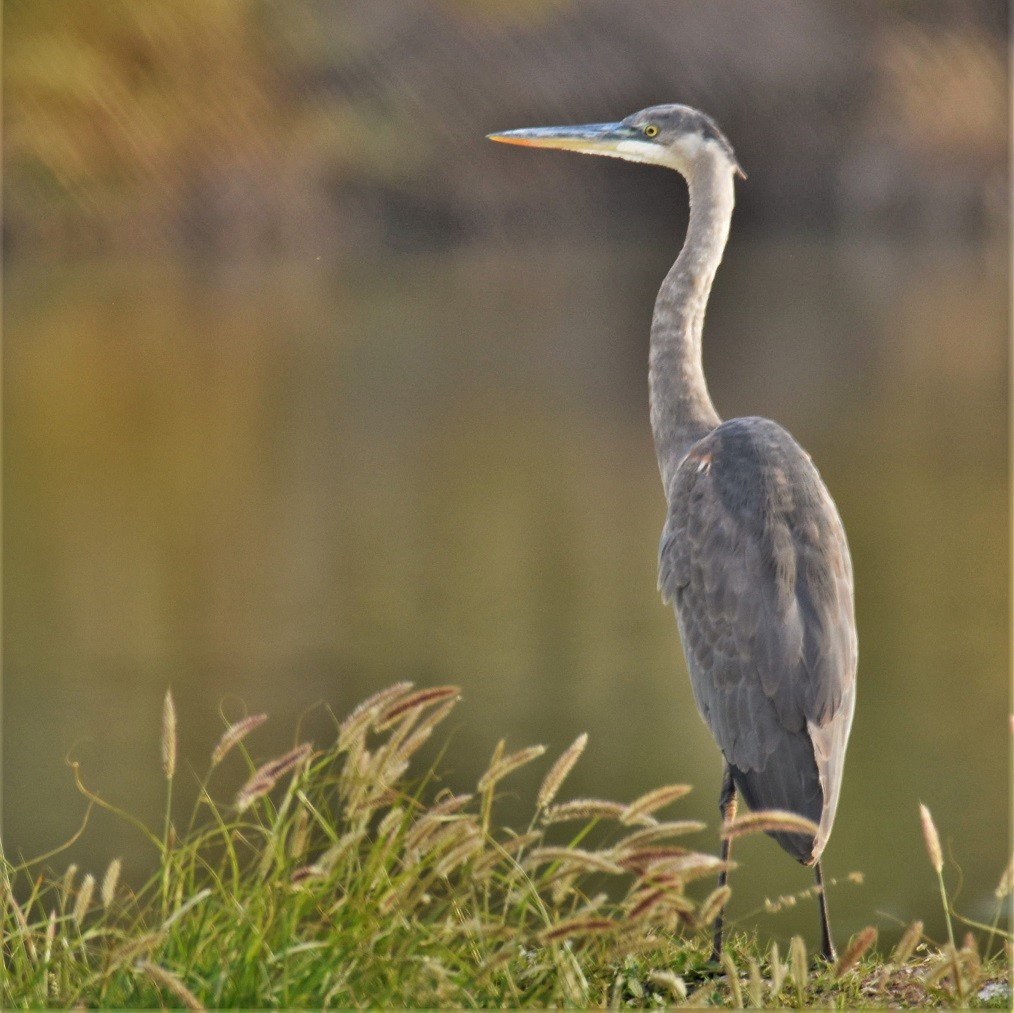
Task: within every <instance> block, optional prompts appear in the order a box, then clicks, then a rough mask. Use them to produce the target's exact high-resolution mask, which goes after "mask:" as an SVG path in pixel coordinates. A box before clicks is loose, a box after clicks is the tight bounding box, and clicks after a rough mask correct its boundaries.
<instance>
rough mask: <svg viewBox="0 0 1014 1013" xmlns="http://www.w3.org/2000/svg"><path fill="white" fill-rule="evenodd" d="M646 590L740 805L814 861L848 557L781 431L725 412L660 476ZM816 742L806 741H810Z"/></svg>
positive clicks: (847, 613) (835, 715) (843, 652)
mask: <svg viewBox="0 0 1014 1013" xmlns="http://www.w3.org/2000/svg"><path fill="white" fill-rule="evenodd" d="M668 499H669V503H670V508H669V514H668V518H667V520H666V525H665V528H664V530H663V534H662V541H661V545H660V550H659V586H660V589H661V591H662V594H663V596H664V597H665V599H666V600H667V601H669V602H671V603H672V604H673V605H674V606H675V609H676V615H677V619H678V621H679V627H680V635H681V638H682V641H683V649H684V652H685V654H686V658H687V667H688V669H689V671H690V680H691V683H692V685H693V690H694V698H695V700H696V701H697V706H698V708H699V710H700V712H701V715H702V716H703V718H704V720H705V721H706V722H707V724H708V727H709V728H710V729H711V731H712V734H713V735H714V736H715V740H716V741H717V743H718V745H719V748H720V749H721V750H722V753H723V755H724V756H725V758H726V759H727V760H728V762H729V764H730V765H731V767H732V772H733V779H734V780H735V783H736V787H737V788H738V789H739V791H740V793H741V794H742V795H743V798H744V799H745V801H746V803H747V805H748V806H749V807H750V808H751V809H786V810H789V811H791V812H796V813H799V814H800V815H802V816H806V817H807V818H809V819H811V820H813V821H814V822H815V823H817V824H818V825H819V827H820V832H819V833H818V835H817V837H816V839H812V838H806V837H803V836H801V835H798V834H775V835H774V836H775V838H776V840H777V841H778V843H779V844H781V845H782V847H783V848H785V850H786V851H788V852H789V853H790V854H791V855H793V856H794V857H795V858H797V859H798V860H799V861H801V862H805V863H806V864H811V863H812V862H814V861H816V860H817V859H819V858H820V854H821V852H822V851H823V848H824V845H825V844H826V842H827V838H828V835H829V834H830V831H831V824H832V823H833V820H834V814H835V808H836V805H837V797H838V791H839V789H840V784H841V767H842V758H843V756H844V745H845V741H846V739H847V737H848V730H849V727H850V725H851V721H852V712H853V709H854V706H855V671H856V636H855V627H854V624H853V622H852V565H851V561H850V559H849V553H848V547H847V544H846V542H845V533H844V530H843V528H842V524H841V520H840V518H839V516H838V512H837V510H836V509H835V507H834V504H833V502H832V501H831V498H830V496H829V495H828V493H827V490H826V489H825V487H824V484H823V482H822V481H821V479H820V476H819V474H818V473H817V470H816V468H814V466H813V464H812V463H811V461H810V459H809V457H808V456H807V455H806V454H805V453H804V451H803V450H802V449H801V448H800V447H799V445H798V444H797V443H796V442H795V440H793V439H792V437H791V436H789V434H788V433H787V432H785V430H784V429H782V428H781V427H780V426H778V425H777V424H776V423H774V422H770V421H768V420H767V419H761V418H740V419H732V420H731V421H729V422H724V423H722V424H721V425H719V426H717V427H716V428H715V429H714V430H713V431H712V432H711V433H709V434H708V435H706V436H705V437H703V438H702V439H701V440H699V441H697V443H695V444H694V445H693V446H692V448H691V449H690V451H689V452H688V453H687V455H686V456H685V457H684V459H683V461H682V463H681V464H680V466H679V467H678V468H677V470H676V473H675V475H674V477H673V479H672V482H671V486H670V489H669V495H668ZM818 746H819V749H818V748H817V747H818Z"/></svg>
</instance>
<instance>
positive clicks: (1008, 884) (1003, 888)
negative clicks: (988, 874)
mask: <svg viewBox="0 0 1014 1013" xmlns="http://www.w3.org/2000/svg"><path fill="white" fill-rule="evenodd" d="M1012 888H1014V856H1012V857H1011V860H1010V861H1009V862H1008V863H1007V868H1006V869H1004V870H1003V873H1002V874H1001V876H1000V882H999V883H998V884H997V887H996V890H995V893H996V899H997V900H1003V899H1004V897H1009V896H1010V892H1011V889H1012Z"/></svg>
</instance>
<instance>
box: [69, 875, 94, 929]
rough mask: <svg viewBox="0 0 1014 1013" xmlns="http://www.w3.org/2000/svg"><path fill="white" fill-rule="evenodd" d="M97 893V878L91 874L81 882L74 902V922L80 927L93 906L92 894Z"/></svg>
mask: <svg viewBox="0 0 1014 1013" xmlns="http://www.w3.org/2000/svg"><path fill="white" fill-rule="evenodd" d="M94 892H95V877H94V876H93V875H92V874H91V873H90V872H89V873H88V875H87V876H85V878H84V879H83V880H82V881H81V886H80V887H79V888H78V891H77V899H76V900H75V901H74V921H75V922H76V923H77V924H78V925H80V924H81V922H82V921H84V917H85V915H86V914H87V913H88V909H89V908H90V907H91V905H92V894H93V893H94Z"/></svg>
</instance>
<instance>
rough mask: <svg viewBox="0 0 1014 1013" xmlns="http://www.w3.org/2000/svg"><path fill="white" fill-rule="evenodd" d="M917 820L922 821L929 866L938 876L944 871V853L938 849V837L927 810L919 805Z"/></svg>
mask: <svg viewBox="0 0 1014 1013" xmlns="http://www.w3.org/2000/svg"><path fill="white" fill-rule="evenodd" d="M919 818H920V819H921V821H922V836H923V840H925V841H926V852H927V853H928V854H929V859H930V865H932V866H933V871H934V872H936V873H937V874H938V875H939V874H940V873H941V872H943V871H944V853H943V851H942V850H941V849H940V835H939V834H938V833H937V828H936V824H935V823H934V822H933V817H932V816H931V815H930V811H929V809H927V808H926V806H924V805H923V804H922V802H920V803H919Z"/></svg>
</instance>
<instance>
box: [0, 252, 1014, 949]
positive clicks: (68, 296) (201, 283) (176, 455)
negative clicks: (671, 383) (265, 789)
mask: <svg viewBox="0 0 1014 1013" xmlns="http://www.w3.org/2000/svg"><path fill="white" fill-rule="evenodd" d="M665 257H666V251H664V250H663V251H655V252H653V253H650V254H646V253H644V252H643V251H640V250H637V249H634V248H632V247H631V246H630V245H623V244H620V245H609V244H605V243H603V244H602V245H600V246H592V247H591V248H588V247H587V246H585V248H583V249H581V250H580V251H579V252H575V251H574V250H573V249H567V248H563V247H556V248H547V249H528V250H524V251H520V250H510V251H504V250H494V249H470V250H466V251H461V252H457V253H454V254H448V255H442V256H433V255H428V256H418V257H410V256H400V257H395V258H392V259H390V260H375V261H372V262H370V263H364V264H361V265H357V266H353V267H349V266H348V265H341V266H338V265H328V264H327V263H322V262H320V261H310V262H307V263H288V264H282V265H278V264H271V265H269V264H249V263H246V264H242V265H236V266H232V267H225V268H222V267H216V268H211V267H209V266H207V265H205V266H200V265H191V266H186V265H180V264H178V263H152V262H149V263H143V262H131V263H113V264H108V263H106V264H95V263H82V264H80V265H75V266H69V267H68V266H61V267H59V268H58V269H57V268H47V269H42V268H31V269H30V268H27V267H24V268H10V269H9V270H8V271H7V278H6V285H5V296H6V300H5V320H4V325H5V327H4V332H5V345H6V348H5V352H6V355H5V384H4V395H5V416H4V426H5V448H4V449H5V456H4V490H5V499H4V513H5V522H6V523H5V528H4V545H3V551H4V562H5V567H4V604H5V626H6V628H5V638H4V659H3V660H4V674H5V685H4V690H5V692H4V704H5V706H4V727H3V735H4V738H3V743H4V761H5V763H4V782H3V789H4V797H3V814H4V843H5V847H6V849H7V852H8V854H9V855H11V856H14V855H17V854H19V853H20V854H37V853H40V852H42V851H45V850H48V849H50V848H52V847H54V846H55V845H56V844H58V843H59V842H61V841H63V840H65V839H66V838H68V837H69V836H70V835H71V834H72V833H73V832H74V830H75V829H76V828H77V827H78V825H79V824H80V821H81V819H82V815H83V813H84V810H85V803H84V800H83V799H82V798H81V797H80V796H79V795H78V794H77V793H76V791H75V789H74V787H73V779H72V776H71V771H70V769H69V768H68V766H67V763H66V760H67V759H68V758H71V759H74V760H77V761H79V762H80V763H81V769H82V774H83V777H84V779H85V781H86V783H87V784H88V785H89V786H90V787H92V788H93V789H95V790H97V791H99V792H101V793H102V794H103V795H104V796H105V797H107V798H109V799H111V800H112V801H114V802H115V803H117V804H118V805H122V806H123V807H125V808H126V809H128V810H130V811H132V812H135V813H137V814H139V815H141V816H142V817H143V818H145V819H148V820H150V821H151V822H153V823H155V822H157V821H158V820H159V818H160V816H159V814H160V812H161V807H162V804H163V802H162V799H163V796H162V778H161V772H160V764H159V720H160V711H161V701H162V696H163V694H164V692H165V689H166V687H167V686H171V687H172V689H173V692H174V694H175V697H176V700H177V706H178V710H179V715H180V724H181V755H182V757H183V758H184V760H185V761H186V764H187V765H189V766H190V767H193V768H194V769H195V770H196V771H197V772H198V773H203V772H204V770H205V769H206V764H207V757H208V755H209V753H210V749H211V747H212V745H213V743H214V742H215V740H216V739H217V737H218V735H219V734H220V732H221V729H222V727H223V724H222V717H221V716H220V714H221V713H224V714H225V715H226V716H227V717H228V718H229V719H234V718H236V717H237V716H239V715H240V714H242V713H245V712H246V711H251V712H256V711H262V710H264V711H267V712H269V713H270V715H271V721H270V723H269V724H268V725H267V726H265V727H264V728H263V729H261V730H260V731H259V732H258V733H257V734H258V737H257V738H256V739H255V740H254V742H253V745H254V748H255V750H256V751H257V753H258V755H259V756H261V757H262V758H267V757H268V756H269V755H272V751H280V750H282V749H284V748H287V747H288V746H289V745H291V743H292V741H293V737H294V736H295V735H296V726H297V723H299V722H302V727H303V730H304V734H306V735H311V736H313V737H314V738H316V740H317V742H318V743H319V744H322V743H325V742H327V741H328V735H329V732H328V729H329V728H330V727H331V726H330V719H329V718H328V716H327V712H326V708H328V707H330V708H332V709H333V710H334V711H336V712H338V713H339V714H340V713H342V712H344V711H345V710H347V709H348V708H349V707H351V706H352V705H353V704H354V703H355V702H357V701H358V700H359V699H361V698H362V697H364V696H366V695H368V694H369V693H372V692H373V691H375V690H376V689H378V688H379V687H381V686H384V685H387V684H390V683H392V682H395V681H397V680H400V679H411V680H413V681H415V682H416V683H419V684H424V685H425V684H440V683H445V682H453V683H457V684H459V685H460V686H461V687H462V690H463V701H462V703H461V704H460V706H459V708H458V710H457V711H456V713H455V716H454V718H453V719H452V722H451V724H452V725H453V736H452V738H451V742H450V746H449V748H448V750H447V753H446V755H445V757H444V760H443V761H442V766H443V768H444V769H446V770H447V771H448V779H449V781H450V782H451V783H452V784H455V785H459V786H466V785H468V784H469V783H471V782H472V781H474V779H475V777H476V776H477V775H478V774H479V773H480V772H481V771H482V770H483V769H484V768H485V765H486V762H487V760H488V758H489V755H490V753H491V752H492V750H493V747H494V745H495V743H496V741H497V740H498V739H499V738H500V737H501V736H504V737H506V738H507V740H508V743H509V744H510V745H512V746H521V745H524V744H528V743H531V742H543V743H545V744H546V745H547V746H549V748H550V750H551V751H554V752H558V751H559V750H561V749H563V748H564V747H565V746H566V745H568V744H569V743H570V742H571V741H572V740H573V739H574V738H575V737H576V736H577V735H578V734H579V733H580V732H582V731H587V732H589V734H590V743H589V747H588V749H587V751H586V753H585V756H584V757H583V759H582V761H581V763H580V764H579V766H578V767H577V769H576V770H575V772H574V773H573V774H572V775H571V778H570V780H569V782H568V785H567V788H566V791H565V794H569V795H572V796H573V795H594V796H601V797H613V798H618V799H630V798H633V797H634V796H635V795H637V794H639V793H640V792H642V791H644V790H646V789H648V788H650V787H654V786H657V785H659V784H664V783H668V782H672V781H687V782H691V783H693V784H694V785H696V786H697V787H696V790H695V791H694V792H693V794H692V795H690V796H689V797H688V798H687V799H686V800H685V801H684V802H682V803H680V811H679V813H678V814H677V813H676V812H675V810H674V811H673V812H674V815H680V816H684V817H699V818H703V819H706V820H707V821H708V822H709V824H711V825H712V826H713V825H714V822H715V816H716V798H717V793H718V785H719V776H720V762H719V755H718V752H717V750H716V748H715V746H714V745H713V743H712V742H711V740H710V737H709V734H708V732H707V730H706V728H705V727H704V725H703V723H702V722H701V720H700V718H699V717H698V715H697V713H696V711H695V709H694V704H693V700H692V697H691V693H690V688H689V684H688V681H687V677H686V673H685V670H684V667H683V661H682V657H681V653H680V648H679V642H678V637H677V632H676V627H675V622H674V620H673V616H672V614H671V612H670V611H669V610H668V609H667V608H665V607H664V606H663V605H662V604H661V603H660V601H659V598H658V595H657V592H656V590H655V565H656V562H655V561H656V551H657V545H658V536H659V531H660V529H661V525H662V522H663V519H664V509H663V498H662V492H661V487H660V483H659V480H658V475H657V472H656V467H655V461H654V456H653V451H652V446H651V438H650V433H649V429H648V420H647V408H646V377H645V363H646V356H647V333H648V324H649V318H650V312H651V303H652V298H653V295H654V291H655V289H656V287H657V285H658V282H659V280H660V278H661V277H662V275H663V274H664V272H665V270H666V268H667V266H668V265H667V262H666V259H665ZM1007 286H1008V278H1007V257H1006V253H1005V252H1004V251H996V252H995V253H983V252H982V251H972V250H964V249H941V248H932V249H912V248H901V247H895V246H858V245H838V246H832V245H828V244H813V243H806V242H801V241H800V242H795V241H794V242H786V243H783V244H778V245H766V246H759V245H753V244H750V243H743V242H738V243H734V247H733V249H731V250H730V254H729V257H728V258H727V264H726V266H725V267H723V269H722V272H721V273H720V275H719V279H718V282H717V285H716V291H715V296H714V305H713V307H712V309H711V310H710V311H709V317H708V324H707V327H706V336H705V358H706V365H707V369H708V373H709V377H710V381H711V386H712V391H713V394H714V398H715V401H716V404H717V406H718V408H719V411H720V412H722V414H723V415H725V416H726V417H731V416H733V415H746V414H765V415H769V416H771V417H774V418H776V419H777V420H778V421H780V422H781V423H783V424H784V425H786V427H787V428H789V429H790V430H791V431H792V432H793V433H794V435H795V436H796V437H797V439H799V440H800V442H802V443H803V444H804V446H806V447H807V449H808V450H809V451H810V452H811V454H812V456H813V458H814V460H815V461H816V463H817V464H818V467H820V469H821V471H822V473H823V475H824V477H825V480H826V481H827V483H828V485H829V487H830V489H831V491H832V493H833V495H834V496H835V498H836V500H837V502H838V505H839V508H840V510H841V513H842V516H843V518H844V520H845V525H846V528H847V530H848V533H849V537H850V541H851V545H852V551H853V556H854V561H855V571H856V582H857V587H858V594H857V607H858V621H859V632H860V690H859V703H858V709H857V714H856V721H855V726H854V729H853V735H852V744H851V747H850V752H849V762H848V765H847V768H846V780H845V786H844V790H843V794H842V801H841V806H840V809H839V816H838V822H837V825H836V829H835V833H834V836H833V837H832V840H831V844H830V846H829V849H828V851H827V854H826V872H827V874H828V875H830V876H833V877H837V878H839V879H842V880H843V879H844V877H845V876H846V875H847V874H848V873H849V872H851V871H853V870H857V871H861V872H863V873H864V874H865V883H864V885H862V886H857V885H854V884H845V883H843V884H841V885H839V886H837V887H836V888H835V889H834V890H833V891H832V895H831V905H832V913H833V916H834V920H835V922H836V924H837V925H838V933H839V936H840V938H846V937H847V933H849V932H851V931H853V930H855V929H856V928H857V927H860V926H861V925H864V924H867V923H869V922H871V921H874V922H876V923H877V924H879V925H880V926H881V930H882V933H883V935H884V936H885V937H886V938H890V937H891V936H892V934H894V932H895V930H896V926H898V925H900V924H903V923H905V922H907V921H908V920H909V919H911V918H913V917H921V918H924V919H925V920H926V921H927V925H928V928H929V930H930V931H931V932H935V933H936V934H937V935H938V936H939V935H940V934H942V931H943V930H942V924H941V920H940V916H939V900H938V898H936V897H935V889H936V887H935V880H934V879H933V875H932V872H931V870H930V867H929V864H928V862H927V859H926V856H925V852H924V848H923V843H922V839H921V834H920V829H919V821H918V814H917V804H918V802H919V801H923V802H925V803H926V804H927V805H928V806H929V807H930V808H931V809H932V811H933V814H934V816H935V818H936V820H937V823H938V826H939V828H940V831H941V835H942V837H943V838H944V841H945V847H946V849H947V852H948V854H949V855H950V856H952V858H953V862H954V863H957V866H960V872H959V870H958V869H957V868H956V867H955V865H953V864H952V865H949V867H948V871H947V875H948V878H949V881H950V883H951V884H952V885H953V886H957V885H958V884H959V882H960V883H961V893H960V897H959V899H958V901H957V906H958V908H959V910H961V911H963V912H965V913H966V914H968V915H969V916H971V917H974V918H978V919H984V918H985V919H987V920H988V919H990V918H991V916H992V910H993V909H992V897H993V889H994V887H995V886H996V883H997V881H998V879H999V876H1000V872H1001V869H1002V867H1003V865H1004V864H1005V863H1006V861H1007V859H1008V857H1009V855H1010V841H1009V839H1008V825H1009V824H1008V819H1009V798H1010V783H1009V765H1008V758H1009V755H1010V731H1009V723H1008V713H1009V676H1008V672H1009V657H1008V634H1007V624H1008V620H1009V616H1010V602H1009V598H1008V582H1007V572H1008V562H1009V559H1010V544H1009V526H1008V502H1007V495H1008V474H1007V432H1008V402H1007V396H1008V395H1007V382H1008V375H1009V374H1008V361H1007V334H1008V296H1007ZM450 730H451V729H449V731H450ZM542 769H543V768H539V769H537V770H535V771H533V772H532V773H531V774H530V776H529V777H528V778H527V779H526V778H525V777H518V778H517V780H516V781H515V782H512V784H511V787H512V788H513V789H515V794H514V795H513V796H512V797H508V798H507V799H505V804H506V810H505V815H507V816H508V817H509V818H515V817H516V819H517V820H518V821H520V820H522V819H524V820H525V821H527V815H528V813H529V812H530V809H529V808H527V807H528V806H530V802H531V798H532V793H533V789H534V785H535V784H537V781H538V779H539V777H540V776H541V773H542ZM230 773H231V774H232V775H235V777H236V778H239V777H240V776H241V772H240V771H238V770H234V771H231V772H230ZM180 780H186V778H181V779H180ZM235 786H236V781H235V780H234V781H231V782H230V781H229V779H228V777H226V778H225V780H224V781H223V782H222V783H221V785H220V790H221V797H223V798H228V797H230V793H231V791H232V790H234V789H235ZM182 794H185V792H183V793H182ZM700 844H701V846H705V847H715V846H717V845H716V844H715V842H714V840H713V837H712V836H711V835H710V834H709V835H706V836H705V837H704V838H703V839H702V840H701V841H700ZM145 848H146V845H145V844H144V842H143V841H142V840H141V839H140V838H139V836H138V835H137V833H136V832H135V831H133V830H131V829H130V828H129V827H127V826H125V825H123V824H120V823H117V822H115V821H113V820H112V819H110V818H107V817H105V816H104V815H102V814H93V816H92V819H91V822H90V825H89V827H88V829H87V831H86V833H85V834H84V836H83V837H82V839H81V840H80V841H79V842H78V843H77V844H75V845H74V847H73V848H72V849H71V850H70V851H69V852H67V853H66V854H64V855H61V856H58V857H57V858H56V859H54V863H55V865H56V867H57V868H62V866H63V864H64V863H65V862H67V861H70V860H71V859H73V860H76V861H78V862H79V864H82V865H83V866H84V867H85V868H88V869H90V870H91V871H93V872H95V873H96V874H101V871H102V869H104V867H105V864H106V863H107V862H108V860H109V859H110V858H111V857H113V856H115V855H122V856H124V857H125V859H126V868H127V869H128V870H129V871H130V872H132V874H133V875H134V876H135V877H139V876H140V875H141V873H142V871H143V870H144V869H145V868H146V867H147V863H148V862H150V860H151V855H150V853H148V852H147V851H146V850H145ZM737 858H738V859H739V861H740V863H741V865H740V868H739V870H738V871H737V872H736V873H735V874H734V877H733V880H732V883H733V886H734V889H735V896H734V901H733V908H732V917H733V919H734V920H736V919H739V920H740V922H741V924H744V925H746V924H751V923H753V922H754V921H757V920H759V921H760V923H761V925H762V928H763V930H764V931H765V932H767V933H770V934H772V935H774V936H777V937H779V938H787V937H788V936H789V935H791V934H792V933H793V932H795V931H798V930H803V931H805V932H806V933H807V936H808V937H811V938H814V939H815V933H816V914H815V911H814V907H813V902H812V901H802V902H800V903H799V904H798V905H796V906H795V907H793V908H790V909H789V910H787V911H784V912H782V913H779V914H761V915H755V912H756V910H757V909H758V907H760V906H761V905H762V903H763V899H764V897H766V896H767V897H772V898H773V897H776V896H777V895H779V894H788V893H793V892H797V891H800V890H803V889H805V888H806V887H808V886H809V882H810V880H809V873H808V872H807V871H806V870H803V869H800V868H799V867H798V866H796V865H795V864H794V863H792V862H791V861H790V860H789V859H788V858H787V857H786V856H784V855H783V854H782V853H781V852H780V851H779V849H778V848H777V847H776V846H775V845H774V844H773V843H772V842H770V841H768V840H766V839H758V840H749V841H746V842H744V844H743V845H742V846H741V847H740V846H737Z"/></svg>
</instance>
